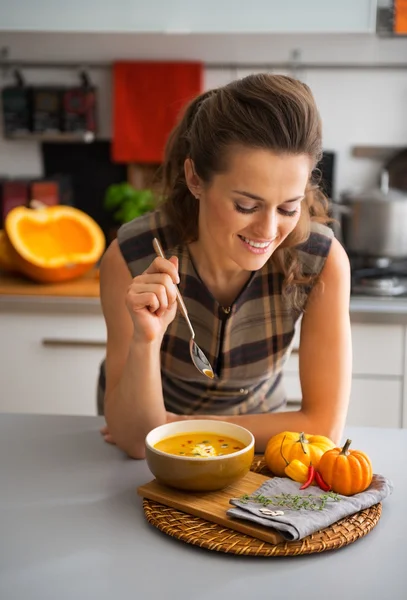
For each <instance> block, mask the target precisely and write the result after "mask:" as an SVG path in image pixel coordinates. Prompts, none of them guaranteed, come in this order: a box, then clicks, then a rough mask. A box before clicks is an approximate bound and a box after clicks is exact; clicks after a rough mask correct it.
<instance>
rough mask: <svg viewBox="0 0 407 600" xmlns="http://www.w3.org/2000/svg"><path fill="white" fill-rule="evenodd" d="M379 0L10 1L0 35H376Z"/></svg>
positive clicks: (3, 7)
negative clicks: (20, 33) (12, 32)
mask: <svg viewBox="0 0 407 600" xmlns="http://www.w3.org/2000/svg"><path fill="white" fill-rule="evenodd" d="M376 11H377V0H251V1H250V2H245V3H242V4H241V5H240V7H239V3H238V2H237V1H236V0H148V1H147V2H146V1H145V0H115V1H113V2H112V0H70V1H69V2H66V0H36V2H32V0H5V1H3V2H0V31H27V32H28V31H31V32H40V31H44V32H82V33H84V32H100V33H110V32H111V33H118V32H123V33H163V34H165V33H166V34H177V33H184V34H195V33H196V34H210V33H218V34H222V33H225V34H227V33H234V34H238V33H276V34H278V33H342V34H343V33H374V32H375V30H376Z"/></svg>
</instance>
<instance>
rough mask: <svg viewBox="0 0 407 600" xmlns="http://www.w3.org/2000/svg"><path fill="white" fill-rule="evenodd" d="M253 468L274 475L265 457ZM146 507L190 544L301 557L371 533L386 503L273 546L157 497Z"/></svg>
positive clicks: (168, 530) (157, 520) (163, 525)
mask: <svg viewBox="0 0 407 600" xmlns="http://www.w3.org/2000/svg"><path fill="white" fill-rule="evenodd" d="M251 470H252V471H255V472H256V473H261V474H262V475H267V476H270V475H271V473H270V472H269V470H268V469H267V467H266V465H265V462H264V459H263V457H255V459H254V461H253V464H252V467H251ZM143 508H144V513H145V516H146V518H147V520H148V522H149V523H151V525H154V527H157V528H158V529H160V530H161V531H163V532H164V533H166V534H167V535H170V536H172V537H175V538H178V539H179V540H182V541H183V542H186V543H187V544H193V545H195V546H200V547H201V548H206V549H208V550H215V551H217V552H226V553H230V554H241V555H250V556H297V555H299V554H313V553H317V552H325V551H326V550H336V549H338V548H341V547H342V546H346V545H347V544H351V543H352V542H355V541H356V540H358V539H359V538H361V537H363V536H364V535H366V534H367V533H369V531H371V530H372V529H373V527H374V526H375V525H377V523H378V521H379V519H380V515H381V512H382V505H381V504H380V503H379V504H375V505H374V506H371V507H370V508H367V509H365V510H362V511H360V512H358V513H356V514H354V515H351V516H349V517H345V518H344V519H341V520H340V521H337V522H336V523H334V524H333V525H331V526H330V527H327V528H326V529H322V530H321V531H318V532H317V533H314V534H312V535H309V536H307V537H306V538H304V539H302V540H298V541H294V542H283V543H281V544H277V545H272V544H268V543H267V542H263V541H262V540H258V539H255V538H253V537H250V536H247V535H244V534H243V533H239V532H238V531H232V530H231V529H226V528H225V527H221V526H220V525H217V524H216V523H210V522H209V521H205V520H204V519H201V518H199V517H195V516H193V515H188V514H186V513H184V512H181V511H179V510H176V509H174V508H170V507H168V506H164V505H163V504H159V503H158V502H154V501H153V500H147V499H146V498H144V499H143Z"/></svg>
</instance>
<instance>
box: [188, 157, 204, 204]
mask: <svg viewBox="0 0 407 600" xmlns="http://www.w3.org/2000/svg"><path fill="white" fill-rule="evenodd" d="M184 173H185V181H186V182H187V186H188V189H189V191H190V192H191V194H192V195H193V196H195V198H199V196H200V195H201V193H202V182H201V179H200V177H198V175H197V174H196V171H195V166H194V161H193V160H192V158H186V159H185V162H184Z"/></svg>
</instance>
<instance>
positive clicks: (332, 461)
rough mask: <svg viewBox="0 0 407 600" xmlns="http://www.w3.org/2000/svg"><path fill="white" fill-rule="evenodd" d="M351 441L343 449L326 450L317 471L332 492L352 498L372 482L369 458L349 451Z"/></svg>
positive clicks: (355, 451)
mask: <svg viewBox="0 0 407 600" xmlns="http://www.w3.org/2000/svg"><path fill="white" fill-rule="evenodd" d="M350 444H351V440H347V441H346V444H345V445H344V447H343V448H333V449H332V450H328V452H325V454H324V455H323V456H322V458H321V460H320V461H319V465H318V471H319V473H320V474H321V476H322V478H323V480H324V481H325V483H327V484H328V485H329V486H330V487H331V488H332V491H334V492H336V493H337V494H342V495H343V496H352V495H353V494H358V493H360V492H363V491H364V490H366V489H367V488H368V487H369V485H370V484H371V482H372V478H373V470H372V463H371V462H370V459H369V457H368V456H367V454H365V453H364V452H361V451H360V450H349V446H350Z"/></svg>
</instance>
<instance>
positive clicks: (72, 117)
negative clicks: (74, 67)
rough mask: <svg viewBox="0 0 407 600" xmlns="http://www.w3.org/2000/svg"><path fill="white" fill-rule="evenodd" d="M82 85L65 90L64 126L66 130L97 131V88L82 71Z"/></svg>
mask: <svg viewBox="0 0 407 600" xmlns="http://www.w3.org/2000/svg"><path fill="white" fill-rule="evenodd" d="M81 78H82V86H78V87H75V88H71V89H67V90H65V91H64V92H63V117H62V121H63V122H62V127H63V130H64V131H65V132H71V133H87V132H88V133H96V89H95V88H94V87H93V86H92V85H91V84H90V81H89V79H88V77H87V76H86V75H85V74H84V73H82V74H81Z"/></svg>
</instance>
